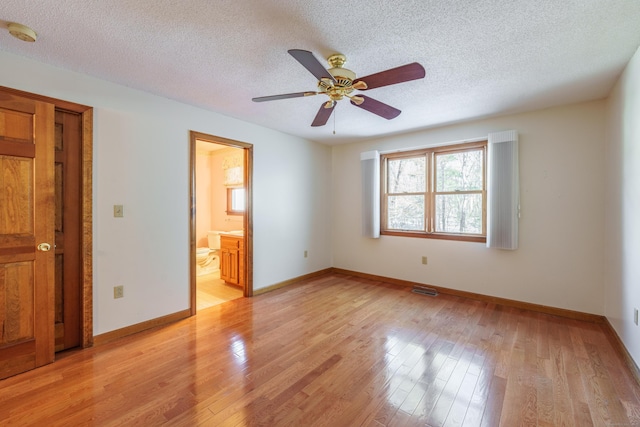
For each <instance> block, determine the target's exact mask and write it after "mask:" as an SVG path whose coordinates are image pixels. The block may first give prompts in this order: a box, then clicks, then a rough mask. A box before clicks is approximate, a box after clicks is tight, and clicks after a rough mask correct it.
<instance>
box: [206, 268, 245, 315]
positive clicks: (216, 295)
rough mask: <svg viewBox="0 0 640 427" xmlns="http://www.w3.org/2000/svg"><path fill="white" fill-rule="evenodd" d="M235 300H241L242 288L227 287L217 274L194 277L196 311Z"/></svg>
mask: <svg viewBox="0 0 640 427" xmlns="http://www.w3.org/2000/svg"><path fill="white" fill-rule="evenodd" d="M237 298H242V288H241V287H239V286H234V285H227V284H226V283H225V282H224V280H221V279H220V273H219V272H218V273H217V274H215V273H214V274H205V275H204V276H197V277H196V310H203V309H205V308H209V307H213V306H214V305H218V304H222V303H223V302H227V301H231V300H234V299H237Z"/></svg>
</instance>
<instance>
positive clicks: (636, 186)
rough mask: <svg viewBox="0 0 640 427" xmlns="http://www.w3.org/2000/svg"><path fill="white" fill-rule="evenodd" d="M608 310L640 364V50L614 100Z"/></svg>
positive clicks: (611, 105)
mask: <svg viewBox="0 0 640 427" xmlns="http://www.w3.org/2000/svg"><path fill="white" fill-rule="evenodd" d="M608 113H609V114H608V119H609V120H608V126H609V127H608V129H609V135H608V137H609V138H608V142H607V147H606V149H607V159H606V160H607V161H606V171H607V181H606V191H607V197H606V203H605V205H606V207H607V210H606V217H605V224H606V227H605V231H606V234H605V235H606V258H605V280H604V286H605V315H606V316H607V318H608V319H609V321H610V323H611V324H612V326H613V327H614V328H615V330H616V332H617V333H618V335H619V336H620V338H621V339H622V342H623V343H624V344H625V346H626V347H627V349H628V351H629V353H630V354H631V356H632V357H633V358H634V360H635V362H636V364H640V329H639V327H638V326H637V325H635V324H634V323H633V309H634V308H638V309H640V222H639V221H638V220H639V219H640V50H639V51H637V52H636V54H635V55H634V57H633V58H632V59H631V61H630V62H629V64H628V65H627V68H626V70H625V72H624V74H623V75H622V77H621V78H620V80H619V81H618V83H617V84H616V86H615V88H614V89H613V91H612V92H611V96H610V97H609V103H608Z"/></svg>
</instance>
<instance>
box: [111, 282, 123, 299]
mask: <svg viewBox="0 0 640 427" xmlns="http://www.w3.org/2000/svg"><path fill="white" fill-rule="evenodd" d="M123 297H124V286H122V285H120V286H114V287H113V298H114V299H115V298H123Z"/></svg>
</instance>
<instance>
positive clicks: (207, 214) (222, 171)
mask: <svg viewBox="0 0 640 427" xmlns="http://www.w3.org/2000/svg"><path fill="white" fill-rule="evenodd" d="M252 149H253V146H252V145H251V144H247V143H243V142H239V141H233V140H229V139H226V138H220V137H216V136H213V135H206V134H202V133H198V132H193V131H192V132H191V135H190V174H189V175H190V181H191V182H190V231H191V233H190V236H191V238H190V266H191V268H190V288H191V314H192V315H193V314H195V313H196V312H197V311H198V310H200V309H203V308H208V307H211V306H213V305H217V304H220V303H222V302H225V301H228V300H231V299H236V298H240V297H243V296H251V295H252V293H253V292H252V291H253V280H252V278H253V277H252V271H253V268H252V264H251V261H250V260H251V259H252V257H251V253H252V252H251V251H252V247H253V245H252V220H251V218H252V210H251V182H252Z"/></svg>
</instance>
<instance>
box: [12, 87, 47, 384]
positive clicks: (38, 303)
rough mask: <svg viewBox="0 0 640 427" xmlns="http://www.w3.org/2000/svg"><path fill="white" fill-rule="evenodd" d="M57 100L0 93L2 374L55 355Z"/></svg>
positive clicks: (31, 365) (37, 364)
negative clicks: (52, 102) (55, 121)
mask: <svg viewBox="0 0 640 427" xmlns="http://www.w3.org/2000/svg"><path fill="white" fill-rule="evenodd" d="M53 135H54V106H53V105H52V104H49V103H46V102H42V101H34V100H30V99H27V98H22V97H18V96H13V95H8V94H1V95H0V378H6V377H8V376H11V375H15V374H17V373H20V372H24V371H27V370H29V369H33V368H35V367H38V366H41V365H44V364H47V363H51V362H53V359H54V318H53V313H54V310H53V309H54V293H53V289H54V251H53V248H54V229H53V219H54V187H53V183H54V174H53V164H54V159H53Z"/></svg>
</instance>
